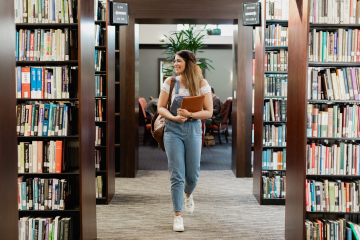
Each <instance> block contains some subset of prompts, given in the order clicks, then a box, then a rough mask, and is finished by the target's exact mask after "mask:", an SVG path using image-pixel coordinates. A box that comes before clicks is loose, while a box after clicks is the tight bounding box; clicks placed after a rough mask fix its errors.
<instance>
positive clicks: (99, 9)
mask: <svg viewBox="0 0 360 240" xmlns="http://www.w3.org/2000/svg"><path fill="white" fill-rule="evenodd" d="M94 1H95V2H94V19H95V21H97V20H102V21H105V20H106V1H101V0H100V1H99V0H94Z"/></svg>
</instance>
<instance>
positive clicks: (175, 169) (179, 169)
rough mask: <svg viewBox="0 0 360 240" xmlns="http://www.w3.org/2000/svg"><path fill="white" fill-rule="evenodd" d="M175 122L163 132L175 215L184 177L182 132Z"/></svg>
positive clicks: (182, 190) (180, 208) (179, 208)
mask: <svg viewBox="0 0 360 240" xmlns="http://www.w3.org/2000/svg"><path fill="white" fill-rule="evenodd" d="M177 124H178V123H171V124H170V126H168V127H167V128H166V131H165V132H164V145H165V150H166V155H167V158H168V165H169V172H170V181H171V197H172V202H173V209H174V212H175V213H176V215H178V214H179V213H180V212H181V211H182V206H183V196H184V195H183V194H184V177H185V162H184V158H185V155H184V142H183V140H182V136H183V133H182V132H181V133H180V132H179V131H180V130H181V126H179V125H177Z"/></svg>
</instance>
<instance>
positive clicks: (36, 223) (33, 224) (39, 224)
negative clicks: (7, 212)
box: [18, 216, 73, 240]
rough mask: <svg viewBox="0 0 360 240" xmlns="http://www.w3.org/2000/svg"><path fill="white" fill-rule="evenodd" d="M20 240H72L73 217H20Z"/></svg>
mask: <svg viewBox="0 0 360 240" xmlns="http://www.w3.org/2000/svg"><path fill="white" fill-rule="evenodd" d="M18 227H19V228H18V229H19V240H38V239H42V240H72V239H73V237H72V236H73V232H72V231H73V230H72V220H71V217H66V218H64V217H63V218H60V216H56V217H55V218H54V217H50V218H41V217H37V218H34V217H32V216H28V217H22V218H20V219H19V226H18Z"/></svg>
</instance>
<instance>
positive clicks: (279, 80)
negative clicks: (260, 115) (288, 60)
mask: <svg viewBox="0 0 360 240" xmlns="http://www.w3.org/2000/svg"><path fill="white" fill-rule="evenodd" d="M264 97H287V75H275V74H269V75H265V77H264Z"/></svg>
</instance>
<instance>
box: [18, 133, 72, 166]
mask: <svg viewBox="0 0 360 240" xmlns="http://www.w3.org/2000/svg"><path fill="white" fill-rule="evenodd" d="M63 144H64V142H63V141H60V140H56V141H32V142H20V143H19V144H18V172H19V173H61V172H63V171H64V170H65V169H66V159H65V156H64V149H65V148H64V147H63Z"/></svg>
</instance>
